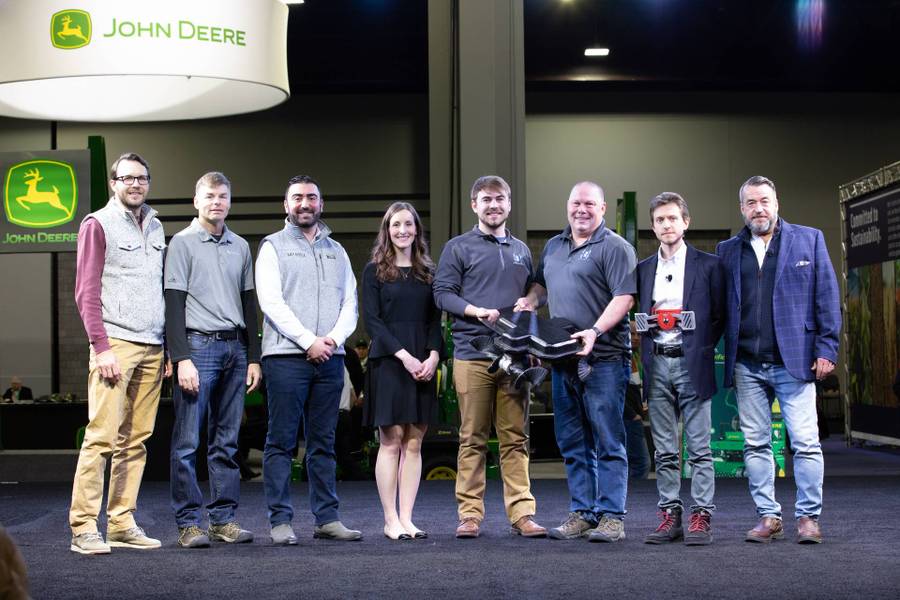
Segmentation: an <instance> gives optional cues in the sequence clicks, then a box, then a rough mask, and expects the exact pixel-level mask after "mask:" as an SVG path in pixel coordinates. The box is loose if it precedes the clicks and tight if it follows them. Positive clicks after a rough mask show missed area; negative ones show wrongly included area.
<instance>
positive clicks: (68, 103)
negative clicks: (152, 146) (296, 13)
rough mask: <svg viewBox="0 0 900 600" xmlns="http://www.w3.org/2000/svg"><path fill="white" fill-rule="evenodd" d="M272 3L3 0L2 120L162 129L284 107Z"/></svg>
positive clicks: (281, 20)
mask: <svg viewBox="0 0 900 600" xmlns="http://www.w3.org/2000/svg"><path fill="white" fill-rule="evenodd" d="M287 20H288V7H287V6H286V5H285V4H284V3H283V2H281V1H280V0H252V1H250V0H190V1H187V2H186V1H183V0H180V1H179V0H154V1H153V2H146V1H138V0H80V1H79V0H43V1H41V2H35V1H34V0H0V56H2V57H3V58H2V60H0V115H4V116H8V117H16V118H25V119H44V120H57V121H98V122H127V121H169V120H177V119H196V118H207V117H221V116H226V115H234V114H240V113H247V112H253V111H257V110H263V109H266V108H269V107H272V106H274V105H276V104H279V103H281V102H284V101H285V100H287V99H288V97H290V89H289V86H288V74H287Z"/></svg>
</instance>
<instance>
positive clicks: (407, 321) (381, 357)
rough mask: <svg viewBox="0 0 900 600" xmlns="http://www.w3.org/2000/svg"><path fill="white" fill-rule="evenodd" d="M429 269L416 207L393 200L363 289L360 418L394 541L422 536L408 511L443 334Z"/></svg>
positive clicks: (432, 411) (431, 411)
mask: <svg viewBox="0 0 900 600" xmlns="http://www.w3.org/2000/svg"><path fill="white" fill-rule="evenodd" d="M433 275H434V263H433V262H432V260H431V257H430V256H429V255H428V246H427V245H426V243H425V237H424V232H423V230H422V223H421V221H420V220H419V215H418V213H416V209H415V208H413V207H412V205H410V204H408V203H406V202H395V203H394V204H392V205H391V206H390V207H389V208H388V210H387V212H386V213H385V215H384V218H383V219H382V220H381V229H380V230H379V232H378V238H377V239H376V240H375V246H374V247H373V248H372V262H370V263H369V264H367V265H366V268H365V270H364V271H363V284H362V288H363V289H362V293H361V296H362V313H363V319H364V320H365V326H366V331H367V332H368V334H369V337H371V338H372V345H371V347H370V348H369V360H368V363H367V372H366V381H367V386H366V403H365V409H364V419H365V420H366V422H367V423H368V424H369V425H370V426H375V427H378V428H379V440H380V446H379V448H378V460H377V462H376V464H375V480H376V482H377V483H378V495H379V496H380V497H381V504H382V507H383V508H384V535H386V536H387V537H389V538H391V539H393V540H399V539H411V538H424V537H427V534H426V533H425V532H424V531H422V530H420V529H419V528H418V527H416V526H415V525H413V522H412V509H413V505H414V504H415V501H416V494H417V492H418V490H419V479H420V478H421V477H422V453H421V448H422V438H423V437H424V436H425V431H426V430H427V429H428V423H430V422H432V421H433V420H434V419H435V417H436V416H437V396H436V392H435V385H434V381H433V379H434V373H435V371H436V369H437V366H438V360H439V359H440V356H439V352H440V348H441V343H442V340H441V322H440V319H441V313H440V311H439V310H438V309H437V307H436V306H435V304H434V299H433V296H432V292H431V281H432V278H433ZM398 497H399V506H400V510H399V512H398V511H397V505H398Z"/></svg>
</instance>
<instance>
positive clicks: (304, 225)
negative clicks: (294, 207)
mask: <svg viewBox="0 0 900 600" xmlns="http://www.w3.org/2000/svg"><path fill="white" fill-rule="evenodd" d="M320 214H321V213H319V212H311V211H306V210H304V211H291V212H289V213H288V221H290V223H291V225H293V226H295V227H299V228H300V229H311V228H313V227H315V226H316V225H317V224H318V223H319V215H320ZM310 216H311V217H312V218H311V219H309V218H307V219H306V220H301V219H303V218H304V217H310Z"/></svg>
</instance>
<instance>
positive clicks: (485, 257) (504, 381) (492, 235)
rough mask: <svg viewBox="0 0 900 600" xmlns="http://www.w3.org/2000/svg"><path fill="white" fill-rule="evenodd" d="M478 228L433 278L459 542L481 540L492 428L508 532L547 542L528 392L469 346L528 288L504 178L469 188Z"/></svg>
mask: <svg viewBox="0 0 900 600" xmlns="http://www.w3.org/2000/svg"><path fill="white" fill-rule="evenodd" d="M470 196H471V200H472V210H473V211H474V212H475V214H476V215H478V225H476V226H475V227H474V228H473V229H472V230H471V231H467V232H466V233H464V234H462V235H458V236H456V237H455V238H453V239H452V240H450V241H449V242H447V245H446V246H444V251H443V252H442V253H441V260H440V262H439V263H438V268H437V274H436V275H435V277H434V300H435V303H436V304H437V306H438V307H439V308H440V309H441V310H446V311H447V312H448V313H450V314H451V315H453V318H454V321H453V357H454V363H453V383H454V385H455V386H456V393H457V394H458V396H459V414H460V426H459V457H458V460H457V462H458V467H457V477H456V502H457V512H458V515H459V525H458V526H457V528H456V537H458V538H475V537H478V535H479V533H480V528H481V522H482V520H483V519H484V490H485V457H486V455H487V442H488V438H489V437H490V435H491V425H492V424H493V426H494V428H495V429H496V430H497V437H498V438H499V439H500V474H501V476H502V477H503V499H504V502H505V504H506V515H507V517H508V518H509V522H510V523H511V524H512V528H511V532H512V533H513V534H515V535H521V536H524V537H545V536H546V535H547V530H546V529H545V528H543V527H541V526H540V525H538V524H537V523H536V522H535V521H534V513H535V510H536V503H535V501H534V496H533V495H532V494H531V480H530V479H529V474H528V447H527V442H528V434H527V433H526V432H525V424H526V423H527V422H528V394H526V393H525V392H524V391H523V390H518V389H516V388H515V386H514V385H513V380H512V378H511V377H510V376H509V375H508V374H506V373H505V372H503V371H502V370H500V371H496V372H490V371H489V370H488V367H489V366H490V364H491V361H490V360H489V359H487V357H485V355H484V354H482V353H481V352H479V351H477V350H475V348H473V347H472V344H471V340H472V338H473V337H475V336H478V335H484V334H489V333H490V332H491V330H490V328H488V327H487V325H486V324H485V322H490V323H493V322H494V321H496V320H497V319H498V318H499V316H500V313H499V311H498V310H497V309H499V308H506V307H508V306H511V305H512V304H513V302H515V301H516V299H517V298H519V296H521V294H522V293H523V292H524V291H525V290H526V289H527V288H528V285H529V284H530V283H531V277H532V266H531V252H530V251H529V250H528V246H526V245H525V243H524V242H522V241H521V240H517V239H516V238H514V237H513V235H512V233H510V231H509V229H507V228H506V220H507V218H508V217H509V211H510V208H511V199H510V190H509V185H508V184H507V183H506V181H504V180H503V179H502V178H501V177H497V176H495V175H488V176H485V177H479V178H478V179H477V180H476V181H475V184H474V185H473V186H472V191H471V194H470Z"/></svg>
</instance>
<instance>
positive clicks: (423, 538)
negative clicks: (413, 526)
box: [413, 531, 428, 540]
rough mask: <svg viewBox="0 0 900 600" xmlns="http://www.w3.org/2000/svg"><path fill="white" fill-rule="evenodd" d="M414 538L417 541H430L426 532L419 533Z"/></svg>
mask: <svg viewBox="0 0 900 600" xmlns="http://www.w3.org/2000/svg"><path fill="white" fill-rule="evenodd" d="M413 538H415V539H417V540H425V539H428V533H426V532H424V531H417V532H416V534H415V535H414V536H413Z"/></svg>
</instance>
